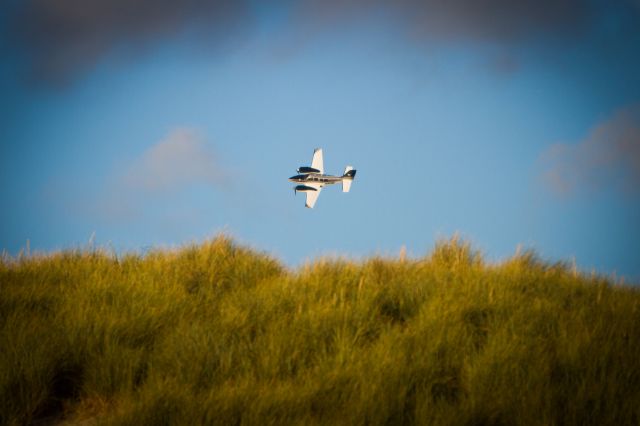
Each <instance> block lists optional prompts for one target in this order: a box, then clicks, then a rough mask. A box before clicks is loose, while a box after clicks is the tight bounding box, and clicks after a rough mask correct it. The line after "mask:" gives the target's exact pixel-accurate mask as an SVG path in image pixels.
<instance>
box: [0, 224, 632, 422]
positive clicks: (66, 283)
mask: <svg viewBox="0 0 640 426" xmlns="http://www.w3.org/2000/svg"><path fill="white" fill-rule="evenodd" d="M37 423H45V424H77V423H82V424H105V425H111V424H113V425H120V424H126V425H129V424H135V425H141V424H154V425H155V424H184V425H187V424H188V425H192V424H223V425H243V424H259V425H268V424H304V425H314V424H327V425H328V424H394V425H395V424H428V425H441V424H444V425H510V424H514V425H519V424H522V425H529V424H540V425H565V424H580V425H588V424H592V425H625V424H628V425H637V424H640V292H639V291H638V289H637V288H634V287H632V286H624V285H621V284H619V283H615V282H613V281H612V280H611V279H609V278H605V277H601V276H597V275H588V276H587V275H584V274H580V273H576V272H575V271H574V270H573V269H572V268H571V267H569V266H568V265H565V264H548V263H545V262H542V261H540V260H539V259H538V258H537V257H536V256H535V255H534V254H532V253H530V252H525V253H522V254H518V255H516V256H514V257H513V258H511V259H507V260H505V261H503V262H501V263H499V264H487V263H486V262H484V261H483V259H482V257H481V255H480V254H479V253H477V252H476V251H474V250H473V249H472V248H470V247H469V245H468V244H465V243H463V242H460V241H459V240H457V239H455V238H454V239H451V240H449V241H443V242H440V243H438V244H437V245H436V247H435V248H434V250H433V251H432V253H430V254H428V255H427V256H425V257H422V258H416V259H405V258H398V259H391V258H384V257H372V258H368V259H365V260H362V261H350V260H343V259H325V258H321V259H318V260H316V261H314V262H311V263H308V264H306V265H304V266H301V267H299V268H298V269H295V270H289V269H287V268H285V267H284V266H283V265H281V264H280V263H279V262H278V261H277V260H275V259H273V258H271V257H269V256H268V255H266V254H264V253H259V252H256V251H254V250H250V249H247V248H244V247H241V246H238V245H237V244H236V243H234V242H233V241H232V240H231V239H229V238H228V237H225V236H220V237H217V238H215V239H213V240H211V241H209V242H206V243H204V244H201V245H193V246H189V247H184V248H182V249H179V250H173V251H171V250H165V251H160V250H158V251H151V252H149V253H147V254H145V255H133V254H131V255H125V256H122V257H120V256H115V255H114V254H109V253H106V252H103V251H101V250H96V249H88V250H76V251H66V252H61V253H54V254H49V255H35V256H28V257H27V256H22V257H19V258H17V259H10V258H6V257H5V258H4V259H3V261H2V262H0V424H7V425H13V424H37Z"/></svg>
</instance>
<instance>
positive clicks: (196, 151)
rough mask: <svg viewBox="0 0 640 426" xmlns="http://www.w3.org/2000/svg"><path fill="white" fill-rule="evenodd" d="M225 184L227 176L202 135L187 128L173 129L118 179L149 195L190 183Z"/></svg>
mask: <svg viewBox="0 0 640 426" xmlns="http://www.w3.org/2000/svg"><path fill="white" fill-rule="evenodd" d="M227 182H228V179H227V173H226V172H225V171H224V170H223V168H222V167H221V166H220V164H218V162H217V161H216V158H215V156H214V155H213V153H212V152H211V150H210V149H209V148H208V147H207V145H206V144H205V142H204V139H203V138H202V136H201V135H200V134H199V133H198V132H196V131H195V130H193V129H189V128H178V129H175V130H173V131H172V132H171V133H169V134H168V135H167V136H166V137H165V138H164V139H163V140H161V141H160V142H158V143H157V144H156V145H154V146H152V147H151V148H149V149H148V150H147V151H146V152H145V153H144V154H143V155H142V157H140V158H139V159H137V160H136V161H135V162H134V163H133V164H132V165H131V166H130V167H129V169H128V171H127V172H126V174H125V175H124V176H123V177H122V179H121V183H122V184H123V185H124V186H126V187H128V188H130V189H132V190H143V191H146V192H149V193H155V192H166V191H175V190H179V189H180V188H183V187H185V186H188V185H193V184H208V185H211V186H213V187H223V186H224V185H225V184H226V183H227Z"/></svg>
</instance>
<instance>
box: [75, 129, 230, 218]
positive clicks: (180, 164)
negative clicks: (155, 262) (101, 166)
mask: <svg viewBox="0 0 640 426" xmlns="http://www.w3.org/2000/svg"><path fill="white" fill-rule="evenodd" d="M231 185H232V182H231V175H230V172H229V171H228V169H227V168H225V167H223V166H222V165H221V164H220V162H219V159H218V158H216V156H215V155H214V153H213V152H212V150H211V149H210V148H209V146H208V145H207V144H206V143H205V140H204V138H203V137H202V135H201V134H200V133H198V132H197V131H196V130H194V129H191V128H177V129H174V130H172V131H171V132H169V134H167V136H165V137H164V138H163V139H162V140H161V141H159V142H158V143H156V144H155V145H153V146H151V147H150V148H149V149H147V150H146V151H145V152H144V153H143V154H142V155H141V156H140V157H139V158H136V159H135V160H133V161H132V162H130V163H129V164H128V165H127V166H125V167H124V168H123V169H120V170H117V171H115V173H114V174H113V175H112V176H111V177H110V178H108V179H107V180H106V181H105V183H104V187H103V188H102V189H101V190H100V191H98V192H97V193H96V194H95V195H94V196H93V197H89V198H93V202H91V203H90V206H88V210H87V209H86V208H85V209H79V210H80V211H85V210H86V214H88V215H89V216H96V215H97V217H100V218H101V219H102V220H105V221H107V222H112V221H115V222H118V223H120V222H134V221H136V220H139V219H141V218H143V217H145V216H146V215H148V214H149V212H150V210H154V209H157V208H160V209H161V210H163V211H165V212H166V213H168V214H170V213H171V211H174V210H175V208H176V204H180V202H176V200H180V199H181V197H184V196H188V194H189V191H190V190H192V189H194V188H195V189H197V188H198V187H200V189H199V190H202V189H203V187H208V188H210V189H213V190H216V191H224V192H227V191H228V190H229V189H230V188H231Z"/></svg>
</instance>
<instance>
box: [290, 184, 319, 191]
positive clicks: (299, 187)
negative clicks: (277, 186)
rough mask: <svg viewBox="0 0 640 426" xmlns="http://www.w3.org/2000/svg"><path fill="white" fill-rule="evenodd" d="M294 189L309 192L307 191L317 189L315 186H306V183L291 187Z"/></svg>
mask: <svg viewBox="0 0 640 426" xmlns="http://www.w3.org/2000/svg"><path fill="white" fill-rule="evenodd" d="M293 190H294V191H296V192H298V191H300V192H309V191H317V189H316V188H314V187H313V186H307V185H296V187H295V188H293Z"/></svg>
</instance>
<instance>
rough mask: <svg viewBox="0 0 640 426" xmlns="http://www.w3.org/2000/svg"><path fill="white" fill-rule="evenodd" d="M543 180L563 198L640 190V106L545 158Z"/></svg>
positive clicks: (558, 146) (547, 153)
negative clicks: (585, 193)
mask: <svg viewBox="0 0 640 426" xmlns="http://www.w3.org/2000/svg"><path fill="white" fill-rule="evenodd" d="M541 160H542V164H543V169H544V170H543V173H542V178H543V180H544V182H545V183H546V184H547V185H548V187H549V188H550V189H551V190H553V191H554V192H556V193H557V194H560V195H571V194H574V193H576V192H580V191H584V190H589V191H593V190H598V191H599V190H605V191H606V190H611V189H617V190H623V191H628V192H637V191H638V190H640V105H634V106H631V107H627V108H623V109H621V110H619V111H618V112H616V113H615V114H614V115H613V116H612V117H610V118H609V119H607V120H605V121H603V122H601V123H599V124H598V125H596V126H595V127H594V128H593V129H591V131H590V133H589V135H588V136H587V137H586V138H585V139H583V140H582V141H580V142H578V143H574V144H567V143H559V144H555V145H552V146H551V147H550V148H549V149H547V150H546V151H545V152H544V153H543V154H542V156H541Z"/></svg>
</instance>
